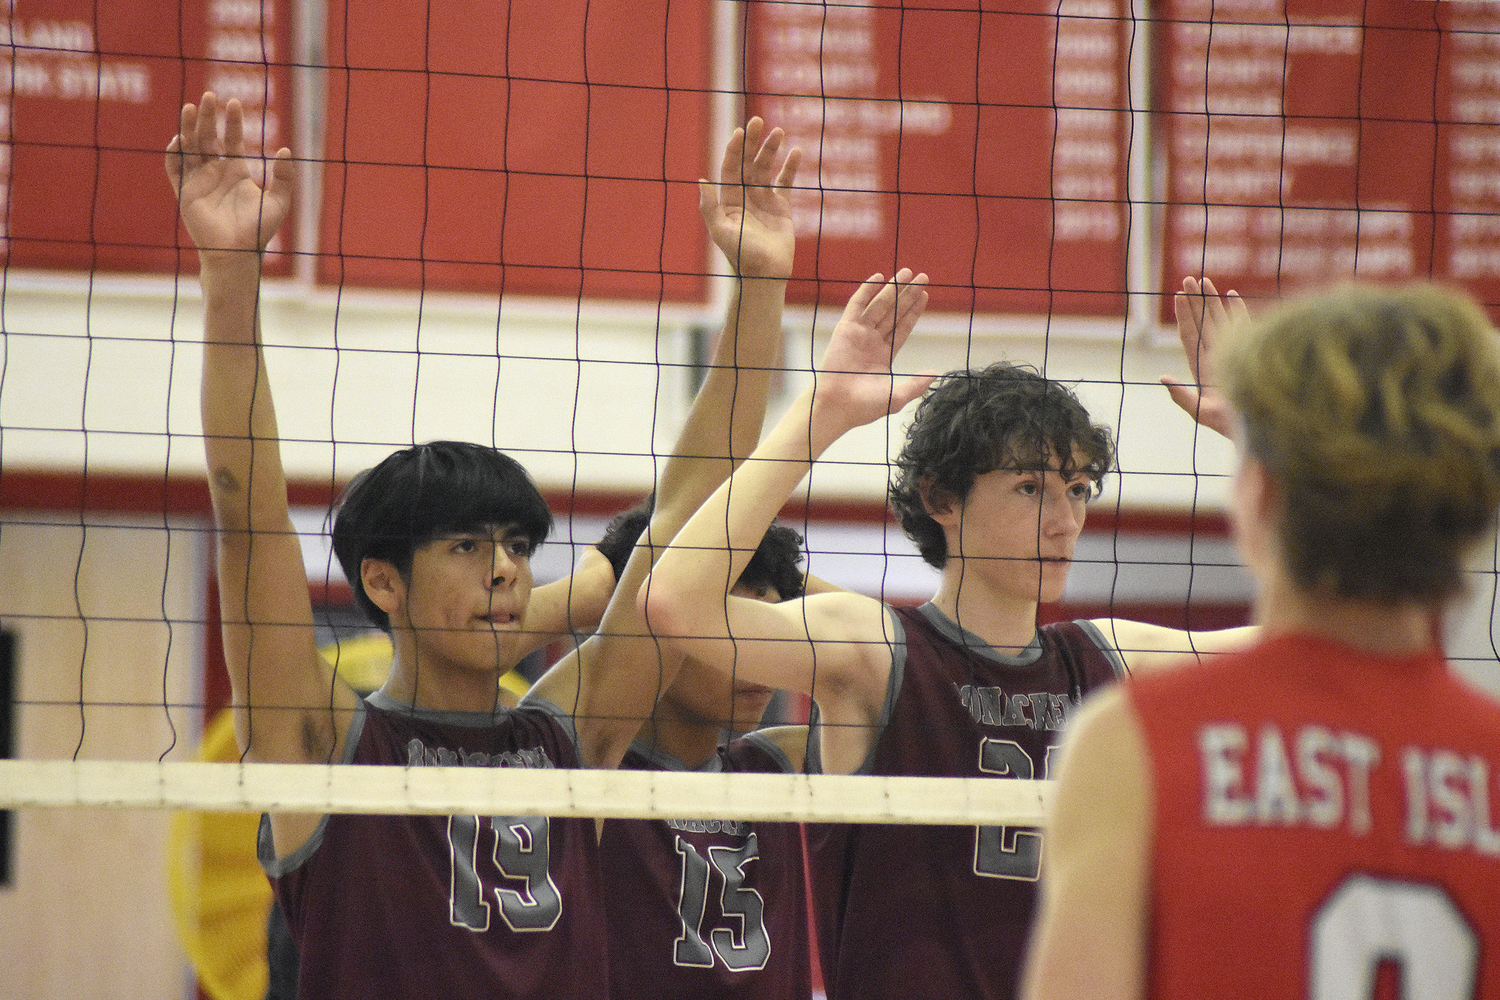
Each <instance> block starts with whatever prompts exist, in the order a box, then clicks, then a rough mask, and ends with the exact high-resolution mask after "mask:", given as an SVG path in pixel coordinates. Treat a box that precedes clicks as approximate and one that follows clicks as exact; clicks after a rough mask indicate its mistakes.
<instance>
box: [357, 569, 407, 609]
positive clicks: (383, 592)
mask: <svg viewBox="0 0 1500 1000" xmlns="http://www.w3.org/2000/svg"><path fill="white" fill-rule="evenodd" d="M359 579H360V582H361V583H362V584H363V585H364V588H365V595H366V596H367V597H369V598H370V600H371V601H372V602H373V603H374V605H375V606H376V607H377V608H379V609H380V610H381V611H384V612H385V613H386V615H387V616H388V617H393V616H394V615H395V614H396V611H397V609H399V608H400V607H401V604H402V602H403V601H405V600H406V581H405V580H404V579H402V577H401V574H400V573H399V572H397V570H396V564H395V563H393V562H390V561H389V560H386V559H376V558H374V557H373V556H366V557H365V559H364V560H363V561H361V562H360V564H359Z"/></svg>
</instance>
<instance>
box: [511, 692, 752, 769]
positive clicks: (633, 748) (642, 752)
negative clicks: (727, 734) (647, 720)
mask: <svg viewBox="0 0 1500 1000" xmlns="http://www.w3.org/2000/svg"><path fill="white" fill-rule="evenodd" d="M538 700H541V699H538ZM630 752H631V753H632V754H635V755H636V756H637V757H640V758H642V759H643V760H645V761H646V762H647V763H649V764H650V765H651V770H653V771H698V772H701V773H704V774H717V773H718V772H720V771H722V770H723V769H724V768H723V767H722V761H720V760H719V755H718V754H714V755H713V756H712V757H710V758H709V759H708V760H706V761H704V762H703V766H702V767H698V768H690V767H688V766H687V764H686V763H684V762H683V760H682V758H680V757H678V756H676V755H675V754H671V753H668V752H667V751H665V750H663V749H662V748H661V747H659V746H653V745H652V744H650V743H647V742H645V741H644V740H633V741H632V742H631V744H630Z"/></svg>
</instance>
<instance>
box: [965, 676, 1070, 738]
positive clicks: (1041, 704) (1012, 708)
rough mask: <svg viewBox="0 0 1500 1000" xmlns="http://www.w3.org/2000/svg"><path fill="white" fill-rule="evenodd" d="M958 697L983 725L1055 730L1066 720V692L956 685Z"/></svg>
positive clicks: (1061, 726)
mask: <svg viewBox="0 0 1500 1000" xmlns="http://www.w3.org/2000/svg"><path fill="white" fill-rule="evenodd" d="M957 687H958V698H959V700H960V701H962V702H963V704H964V708H966V709H968V710H969V714H970V715H972V716H973V717H974V721H975V722H978V723H981V724H983V725H986V726H1024V727H1026V728H1028V729H1038V730H1046V731H1048V732H1057V731H1060V730H1062V729H1063V728H1065V727H1066V726H1067V724H1068V710H1069V709H1070V708H1071V707H1072V701H1071V700H1070V699H1069V698H1068V696H1067V695H1061V694H1052V693H1051V692H1050V691H1042V692H1039V693H1036V694H1006V693H1005V691H1004V690H1003V689H1001V688H998V687H987V686H983V685H975V684H963V685H957Z"/></svg>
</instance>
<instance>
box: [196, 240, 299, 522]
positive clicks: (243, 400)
mask: <svg viewBox="0 0 1500 1000" xmlns="http://www.w3.org/2000/svg"><path fill="white" fill-rule="evenodd" d="M200 279H201V282H202V285H203V308H204V319H203V384H202V399H201V405H202V414H203V443H204V451H205V457H206V460H207V464H208V471H209V490H210V494H211V495H212V497H213V500H214V506H215V511H216V513H217V514H218V515H219V521H220V525H221V527H240V528H242V529H246V530H273V531H276V530H282V529H283V527H284V525H285V522H286V519H287V503H286V477H285V473H284V472H283V470H282V465H281V455H280V446H279V432H278V429H277V425H276V411H275V406H274V404H273V402H272V398H271V386H270V380H269V378H268V376H267V373H266V367H265V359H264V356H263V354H262V351H261V348H260V331H259V324H260V317H259V308H260V263H259V260H258V259H257V257H256V256H255V255H250V254H241V255H217V256H215V257H212V258H211V257H209V256H208V255H205V258H204V263H203V268H202V270H201V273H200Z"/></svg>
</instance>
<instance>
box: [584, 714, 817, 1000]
mask: <svg viewBox="0 0 1500 1000" xmlns="http://www.w3.org/2000/svg"><path fill="white" fill-rule="evenodd" d="M621 766H622V767H627V768H633V769H636V770H645V771H684V770H687V767H686V766H685V765H684V764H683V763H682V761H680V760H678V759H677V758H676V757H673V756H671V755H670V754H667V753H665V752H664V751H661V750H659V749H654V748H651V747H647V746H644V745H642V744H639V743H637V744H636V745H635V746H633V747H632V748H631V750H630V752H629V753H628V754H627V755H626V757H625V760H624V762H623V763H622V764H621ZM699 770H701V771H705V772H719V771H770V772H778V773H791V772H793V771H795V770H796V768H795V767H794V766H793V765H792V762H791V761H790V760H788V759H787V756H786V754H785V753H783V752H782V751H781V749H780V748H779V747H777V746H776V745H775V744H774V743H772V742H771V741H770V740H767V739H766V738H765V737H764V736H762V735H761V734H759V733H750V734H749V735H747V736H743V737H741V738H739V739H736V740H734V741H732V742H731V743H730V744H729V745H728V746H727V747H721V748H720V750H719V755H718V756H717V757H715V758H714V759H713V760H711V761H709V762H708V763H707V764H706V765H705V766H704V767H702V768H700V769H699ZM599 849H600V860H601V864H602V866H603V872H604V885H605V900H606V905H607V907H608V915H609V937H610V951H611V953H612V961H611V963H610V977H611V994H610V995H611V996H613V997H615V998H617V1000H639V998H647V997H649V998H651V1000H701V998H704V997H715V998H723V1000H735V998H738V1000H749V998H755V1000H766V998H777V1000H807V998H808V997H809V996H810V995H811V991H812V986H811V972H810V966H811V954H810V946H809V944H808V927H807V905H806V904H807V885H806V881H805V879H804V877H803V865H802V834H801V829H800V827H798V825H797V824H795V823H747V822H742V821H737V820H715V819H704V818H697V819H682V820H618V819H612V820H606V821H605V823H604V829H603V833H602V835H601V837H600V843H599Z"/></svg>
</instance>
